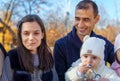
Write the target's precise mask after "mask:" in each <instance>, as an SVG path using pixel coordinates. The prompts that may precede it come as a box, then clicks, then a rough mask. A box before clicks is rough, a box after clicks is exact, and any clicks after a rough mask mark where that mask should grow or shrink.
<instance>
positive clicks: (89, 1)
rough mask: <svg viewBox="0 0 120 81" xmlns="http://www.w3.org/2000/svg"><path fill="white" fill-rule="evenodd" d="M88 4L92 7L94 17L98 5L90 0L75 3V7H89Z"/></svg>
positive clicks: (96, 13)
mask: <svg viewBox="0 0 120 81" xmlns="http://www.w3.org/2000/svg"><path fill="white" fill-rule="evenodd" d="M89 5H91V6H92V7H93V10H94V15H95V17H96V16H97V15H98V7H97V5H96V3H95V2H93V1H92V0H82V1H80V2H79V3H78V4H77V5H76V10H77V9H89V7H90V6H89Z"/></svg>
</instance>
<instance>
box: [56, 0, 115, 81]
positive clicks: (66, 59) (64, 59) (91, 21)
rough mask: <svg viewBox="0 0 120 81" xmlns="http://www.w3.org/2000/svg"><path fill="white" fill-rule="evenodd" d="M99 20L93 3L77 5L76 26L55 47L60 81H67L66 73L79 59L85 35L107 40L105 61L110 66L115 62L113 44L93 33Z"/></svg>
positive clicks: (86, 2)
mask: <svg viewBox="0 0 120 81" xmlns="http://www.w3.org/2000/svg"><path fill="white" fill-rule="evenodd" d="M99 18H100V16H99V14H98V7H97V5H96V3H94V2H93V1H91V0H83V1H80V2H79V3H78V4H77V6H76V9H75V25H74V27H73V29H72V31H71V32H70V33H68V34H67V36H65V37H63V38H61V39H59V40H57V41H56V43H55V46H54V58H55V68H56V71H57V73H58V77H59V81H65V79H64V73H65V72H66V71H67V70H68V68H69V67H70V66H71V64H72V63H73V62H75V61H76V60H77V59H78V58H79V54H80V48H81V46H82V42H83V38H84V36H85V35H90V36H91V37H98V38H101V39H103V40H105V41H106V45H105V51H104V52H105V58H104V60H105V61H106V62H109V63H110V64H111V63H112V62H113V61H114V47H113V45H112V43H110V42H109V41H108V40H107V39H106V38H104V37H102V36H100V35H96V34H95V32H93V29H94V26H95V24H96V23H97V22H98V21H99ZM95 43H97V42H95Z"/></svg>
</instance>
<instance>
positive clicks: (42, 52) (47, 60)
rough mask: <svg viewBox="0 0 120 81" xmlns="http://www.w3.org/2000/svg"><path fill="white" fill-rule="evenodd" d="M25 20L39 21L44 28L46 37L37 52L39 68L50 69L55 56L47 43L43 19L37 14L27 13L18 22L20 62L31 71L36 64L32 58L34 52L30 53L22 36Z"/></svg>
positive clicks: (43, 31) (42, 28)
mask: <svg viewBox="0 0 120 81" xmlns="http://www.w3.org/2000/svg"><path fill="white" fill-rule="evenodd" d="M25 22H37V23H38V24H39V25H40V27H41V30H42V33H44V37H43V39H42V41H41V45H40V46H39V47H38V48H37V54H38V57H39V66H38V69H41V70H48V69H51V68H52V67H53V58H52V54H51V51H50V49H49V47H48V46H47V43H46V32H45V27H44V24H43V22H42V20H41V18H40V17H39V16H37V15H27V16H25V17H23V18H22V19H21V20H20V21H19V22H18V25H17V27H18V33H17V34H18V50H17V52H18V56H19V59H20V62H21V64H22V66H23V67H24V69H25V70H27V71H29V72H33V70H34V65H33V60H31V59H32V54H31V53H30V51H29V50H27V49H26V48H25V47H24V45H23V43H22V37H21V29H22V24H23V23H25Z"/></svg>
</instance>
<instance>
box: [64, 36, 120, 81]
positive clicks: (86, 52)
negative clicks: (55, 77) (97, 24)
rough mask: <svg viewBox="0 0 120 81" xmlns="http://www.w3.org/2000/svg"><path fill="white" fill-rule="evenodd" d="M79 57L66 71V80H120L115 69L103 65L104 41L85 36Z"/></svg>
mask: <svg viewBox="0 0 120 81" xmlns="http://www.w3.org/2000/svg"><path fill="white" fill-rule="evenodd" d="M84 39H86V40H85V41H84V42H83V45H82V48H81V52H80V57H81V59H78V60H77V61H76V62H75V63H74V64H73V66H72V67H71V68H70V69H69V70H68V71H67V72H66V75H65V77H66V81H120V78H119V77H118V76H117V74H116V73H115V71H113V70H112V69H110V68H108V67H107V66H105V61H104V50H105V41H104V40H102V39H99V38H96V37H87V38H86V37H85V38H84Z"/></svg>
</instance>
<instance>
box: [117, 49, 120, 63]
mask: <svg viewBox="0 0 120 81" xmlns="http://www.w3.org/2000/svg"><path fill="white" fill-rule="evenodd" d="M117 58H118V60H119V61H120V48H119V49H118V50H117Z"/></svg>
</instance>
